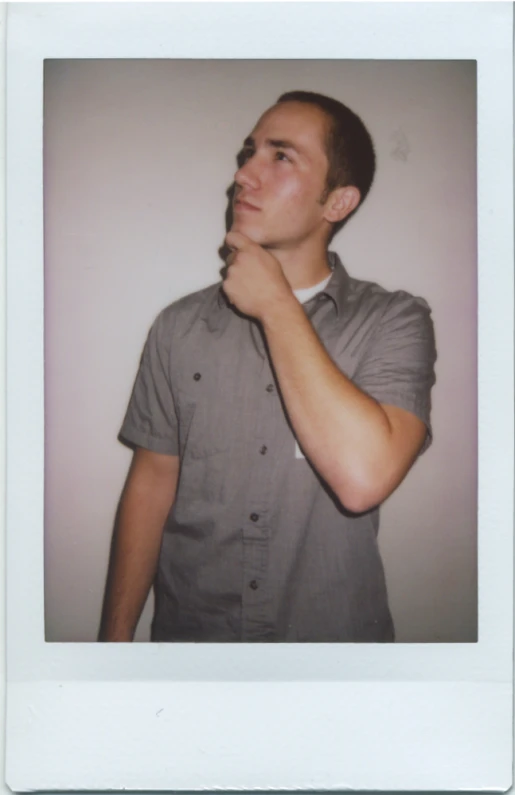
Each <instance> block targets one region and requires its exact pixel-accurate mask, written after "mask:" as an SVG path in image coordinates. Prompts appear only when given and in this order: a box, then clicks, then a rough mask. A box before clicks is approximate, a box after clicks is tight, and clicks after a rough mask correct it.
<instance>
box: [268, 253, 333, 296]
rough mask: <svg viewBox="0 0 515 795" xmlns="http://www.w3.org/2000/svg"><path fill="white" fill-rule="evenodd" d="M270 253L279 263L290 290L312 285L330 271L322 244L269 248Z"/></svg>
mask: <svg viewBox="0 0 515 795" xmlns="http://www.w3.org/2000/svg"><path fill="white" fill-rule="evenodd" d="M270 253H271V254H273V255H274V257H275V258H276V259H277V260H278V261H279V262H280V263H281V267H282V269H283V273H284V275H285V276H286V279H287V280H288V283H289V285H290V287H291V288H292V290H303V289H305V288H306V287H313V285H315V284H318V283H319V282H321V281H322V280H323V279H325V278H326V277H327V276H329V274H330V273H331V269H330V267H329V264H328V258H327V250H326V248H325V247H324V246H318V247H316V248H313V247H306V248H295V249H270Z"/></svg>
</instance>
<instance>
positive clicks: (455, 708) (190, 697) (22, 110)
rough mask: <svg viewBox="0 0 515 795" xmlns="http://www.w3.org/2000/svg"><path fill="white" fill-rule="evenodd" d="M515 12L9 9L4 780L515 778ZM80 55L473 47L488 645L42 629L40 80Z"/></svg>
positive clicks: (185, 785) (295, 784) (168, 782)
mask: <svg viewBox="0 0 515 795" xmlns="http://www.w3.org/2000/svg"><path fill="white" fill-rule="evenodd" d="M511 22H512V9H511V6H509V5H505V4H500V3H493V4H484V5H482V4H481V5H475V4H467V3H465V4H456V5H454V4H447V3H443V4H436V5H427V6H426V5H425V4H420V5H404V4H362V5H357V4H356V5H355V4H350V5H346V4H337V5H335V4H296V3H284V4H282V3H279V4H273V5H272V4H266V3H265V4H248V5H244V4H216V3H214V4H195V3H193V4H172V5H161V4H156V5H153V4H150V5H145V6H144V5H143V4H113V5H110V4H98V5H96V4H91V5H88V6H86V5H69V6H68V5H52V4H38V5H34V6H31V5H27V6H11V8H10V18H9V31H8V35H9V39H8V318H7V320H8V384H9V388H8V556H7V562H8V694H7V696H8V716H7V783H8V784H9V786H10V787H11V788H12V789H16V790H27V789H39V790H41V789H45V790H71V789H88V790H93V789H102V790H106V789H121V788H125V789H132V790H137V789H148V790H164V789H174V790H178V789H196V788H204V789H214V788H222V789H237V788H251V789H253V788H256V789H257V788H268V789H279V788H287V789H297V790H301V789H341V788H352V789H369V790H370V789H375V790H431V789H432V790H435V789H447V790H450V789H457V788H466V789H479V788H483V789H489V790H492V789H498V790H500V789H506V788H508V787H509V786H510V783H511V748H512V740H511V709H512V707H511V675H512V671H511V648H512V588H511V575H512V541H511V530H512V519H513V511H512V507H513V506H512V488H513V463H512V447H511V441H512V430H513V427H512V405H513V390H512V372H513V344H512V339H513V306H512V297H513V285H512V260H513V247H512V237H513V235H512V206H513V203H512V180H511V176H512V137H511V136H512V126H511V124H512V91H511V88H512V77H511V73H512V61H511ZM314 31H316V36H314ZM350 31H351V32H352V35H349V32H350ZM77 58H88V59H89V58H95V59H102V58H111V59H112V58H120V59H121V58H123V59H127V58H131V59H138V58H145V59H147V58H171V59H181V58H183V59H184V58H187V59H192V58H213V59H222V58H225V59H226V58H234V59H282V58H287V59H327V58H333V59H342V58H344V59H384V60H389V59H402V60H405V59H413V60H416V59H426V60H433V59H441V60H446V59H447V60H458V59H460V60H469V61H470V60H475V61H476V62H477V79H478V83H477V85H478V208H479V209H478V222H479V226H478V229H479V235H478V241H479V419H480V423H479V443H480V458H479V585H480V592H479V593H480V599H479V622H478V630H479V631H478V642H477V643H464V644H431V645H421V644H402V645H401V644H399V645H394V646H385V647H381V648H378V647H376V646H368V647H365V646H357V645H356V646H354V645H345V644H343V645H334V646H333V645H331V646H325V645H324V646H318V647H317V646H315V645H302V646H300V645H296V644H294V645H288V646H286V645H279V646H274V647H273V648H271V647H263V646H261V645H258V646H256V645H252V646H247V645H243V646H241V647H238V648H235V647H234V646H233V645H231V646H229V647H222V646H219V645H210V644H199V645H195V646H184V645H182V644H179V645H175V644H171V645H167V646H157V645H150V644H138V645H132V646H125V645H105V644H102V645H95V644H61V643H45V641H44V620H43V471H44V459H43V439H44V437H43V430H44V426H43V383H44V367H43V336H42V330H43V207H42V160H41V143H42V110H43V102H42V99H43V94H42V77H43V61H44V60H45V59H77ZM371 748H372V749H373V757H374V763H373V764H371V760H370V749H371ZM428 760H429V761H428Z"/></svg>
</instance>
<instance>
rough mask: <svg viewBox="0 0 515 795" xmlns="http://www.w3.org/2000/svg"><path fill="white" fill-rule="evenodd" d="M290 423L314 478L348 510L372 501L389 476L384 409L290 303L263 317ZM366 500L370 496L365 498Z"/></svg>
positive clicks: (388, 437)
mask: <svg viewBox="0 0 515 795" xmlns="http://www.w3.org/2000/svg"><path fill="white" fill-rule="evenodd" d="M262 323H263V329H264V332H265V335H266V338H267V342H268V346H269V350H270V355H271V358H272V362H273V366H274V369H275V372H276V375H277V378H278V381H279V386H280V389H281V393H282V396H283V399H284V402H285V405H286V409H287V411H288V415H289V418H290V421H291V423H292V426H293V428H294V430H295V433H296V435H297V438H298V440H299V443H300V445H301V447H302V448H303V450H304V452H305V453H306V455H307V456H308V458H309V459H310V461H311V462H312V464H313V466H314V467H315V469H317V471H318V472H319V474H320V475H321V476H322V477H323V478H324V480H326V482H327V483H328V484H329V486H330V487H331V488H332V489H333V491H334V492H335V493H336V494H337V496H338V497H339V499H340V500H341V501H342V503H343V504H344V505H346V507H348V508H350V509H351V510H360V509H362V504H363V495H365V496H366V499H365V502H368V501H370V499H372V501H373V494H374V488H375V484H376V483H378V484H379V488H378V489H377V493H378V495H380V493H381V485H382V483H383V481H384V478H385V477H387V472H388V458H389V445H390V441H391V431H392V429H391V426H390V423H389V420H388V417H387V415H386V413H385V411H384V410H383V408H382V407H381V406H380V405H379V404H378V403H377V402H376V401H375V400H373V399H372V398H371V397H370V396H369V395H366V394H365V393H364V392H362V391H361V390H360V389H359V388H358V387H357V386H355V385H354V384H353V383H352V381H350V379H348V378H347V377H346V376H345V375H344V374H343V373H341V371H340V370H339V369H338V368H337V367H336V365H335V364H334V362H333V361H332V360H331V358H330V356H329V355H328V353H327V351H326V350H325V348H324V346H323V345H322V344H321V342H320V340H319V338H318V336H317V334H316V332H315V331H314V329H313V327H312V325H311V323H310V321H309V319H308V318H307V317H306V315H305V312H304V310H303V309H302V307H301V305H300V304H299V303H298V302H297V301H296V299H293V300H292V301H287V302H284V304H283V305H282V306H281V307H276V308H273V309H272V310H271V311H270V312H269V313H268V314H266V315H264V316H263V318H262ZM370 495H371V496H370Z"/></svg>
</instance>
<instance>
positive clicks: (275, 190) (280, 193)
mask: <svg viewBox="0 0 515 795" xmlns="http://www.w3.org/2000/svg"><path fill="white" fill-rule="evenodd" d="M327 125H328V121H327V118H326V116H325V114H324V113H323V111H321V110H320V109H319V108H317V107H314V106H312V105H308V104H305V103H300V102H285V103H283V104H279V105H275V106H274V107H272V108H271V109H270V110H268V111H266V113H265V114H264V115H263V116H262V117H261V119H260V120H259V122H258V123H257V126H256V127H255V128H254V130H253V131H252V133H251V134H250V136H249V137H248V138H247V139H246V141H245V143H244V147H243V165H242V166H241V168H240V169H239V170H238V171H237V172H236V174H235V177H234V181H235V192H234V199H233V217H234V221H233V225H232V229H233V230H234V231H237V232H242V233H243V234H244V235H247V236H248V237H249V238H251V239H252V240H253V241H254V242H256V243H259V245H261V246H264V247H266V248H272V249H284V250H286V249H290V250H292V249H295V248H297V247H299V246H300V245H302V244H303V243H304V242H305V241H306V240H307V239H309V238H317V237H320V239H324V235H325V232H326V231H327V228H328V227H327V223H328V222H327V221H326V220H324V205H322V204H321V202H320V199H321V197H322V196H323V193H324V189H325V184H326V176H327V170H328V166H329V164H328V160H327V155H326V153H325V148H324V140H325V137H326V133H327Z"/></svg>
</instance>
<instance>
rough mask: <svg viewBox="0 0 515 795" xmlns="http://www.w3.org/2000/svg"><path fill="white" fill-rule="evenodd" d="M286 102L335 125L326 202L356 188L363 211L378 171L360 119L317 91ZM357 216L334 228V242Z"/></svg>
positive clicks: (285, 98) (329, 143)
mask: <svg viewBox="0 0 515 795" xmlns="http://www.w3.org/2000/svg"><path fill="white" fill-rule="evenodd" d="M282 102H305V103H307V104H309V105H315V106H316V107H318V108H320V109H321V110H322V111H324V113H325V114H326V115H327V116H328V117H329V119H330V121H331V124H330V126H329V132H328V135H327V139H326V154H327V159H328V160H329V169H328V171H327V177H326V189H325V192H324V196H323V199H322V200H323V201H325V199H326V198H327V196H328V195H329V193H330V192H331V191H332V190H334V189H335V188H339V187H342V186H346V185H354V186H355V187H356V188H358V190H359V192H360V195H361V198H360V202H359V205H358V207H359V206H360V205H361V204H362V202H363V201H364V200H365V197H366V196H367V194H368V192H369V190H370V187H371V185H372V181H373V179H374V174H375V168H376V157H375V151H374V144H373V141H372V138H371V136H370V133H369V132H368V130H367V128H366V127H365V125H364V124H363V122H362V120H361V119H360V117H359V116H357V115H356V114H355V113H354V112H353V111H352V110H351V109H350V108H348V107H347V106H346V105H344V104H343V103H342V102H339V101H338V100H337V99H332V98H331V97H326V96H324V95H323V94H317V93H315V92H313V91H288V92H287V93H286V94H281V96H280V97H279V99H278V100H277V103H278V104H279V103H282ZM356 209H358V208H356ZM355 212H356V210H354V211H353V212H352V213H350V215H348V216H347V218H344V219H343V221H339V222H338V223H336V224H334V226H333V230H332V233H331V238H332V237H334V235H335V234H336V232H337V231H338V230H339V229H341V228H342V226H343V225H344V224H345V223H346V222H347V221H348V219H349V218H350V217H351V216H352V215H353V214H354V213H355Z"/></svg>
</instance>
